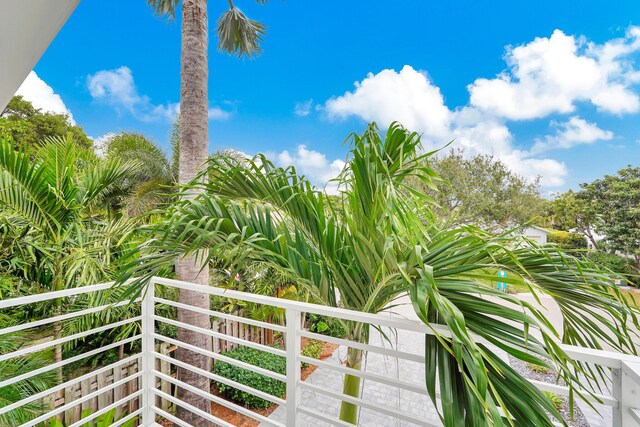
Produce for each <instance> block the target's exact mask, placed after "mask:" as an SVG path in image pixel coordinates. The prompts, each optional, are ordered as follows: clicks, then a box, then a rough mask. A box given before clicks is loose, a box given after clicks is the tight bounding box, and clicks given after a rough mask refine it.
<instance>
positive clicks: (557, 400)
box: [542, 391, 564, 411]
mask: <svg viewBox="0 0 640 427" xmlns="http://www.w3.org/2000/svg"><path fill="white" fill-rule="evenodd" d="M542 393H543V394H544V395H545V397H546V398H547V399H549V401H550V402H551V404H552V405H553V407H554V408H556V411H559V410H560V409H562V407H563V406H564V399H563V398H562V396H559V395H557V394H555V393H553V392H551V391H543V392H542Z"/></svg>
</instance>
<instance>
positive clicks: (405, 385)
mask: <svg viewBox="0 0 640 427" xmlns="http://www.w3.org/2000/svg"><path fill="white" fill-rule="evenodd" d="M298 359H300V361H301V362H306V363H309V364H311V365H316V366H318V367H322V368H327V369H331V370H333V371H337V372H341V373H343V374H347V375H353V376H356V377H360V378H364V379H367V380H371V381H375V382H377V383H382V384H387V385H390V386H392V387H398V388H399V389H402V390H407V391H411V392H413V393H418V394H422V395H426V396H428V395H429V393H428V392H427V388H426V386H425V385H420V384H416V383H410V382H407V381H402V380H398V379H395V378H391V377H387V376H384V375H380V374H376V373H373V372H368V371H364V370H359V369H353V368H347V367H346V366H341V365H335V364H333V363H328V362H323V361H322V360H319V359H313V358H311V357H307V356H298Z"/></svg>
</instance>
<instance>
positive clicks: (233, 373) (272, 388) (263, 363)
mask: <svg viewBox="0 0 640 427" xmlns="http://www.w3.org/2000/svg"><path fill="white" fill-rule="evenodd" d="M222 354H223V355H225V356H227V357H230V358H232V359H236V360H239V361H241V362H245V363H249V364H251V365H255V366H259V367H261V368H264V369H268V370H270V371H273V372H276V373H279V374H283V375H284V374H286V371H287V362H286V360H285V358H284V357H282V356H277V355H275V354H271V353H265V352H263V351H260V350H256V349H253V348H250V347H238V348H235V349H233V350H231V351H227V352H225V353H222ZM213 372H214V373H215V374H217V375H220V376H221V377H225V378H228V379H230V380H233V381H236V382H238V383H240V384H244V385H247V386H249V387H252V388H255V389H256V390H260V391H263V392H265V393H269V394H270V395H272V396H276V397H284V394H285V392H286V388H287V387H286V384H285V383H283V382H282V381H278V380H276V379H273V378H269V377H266V376H264V375H261V374H258V373H255V372H252V371H249V370H247V369H243V368H240V367H237V366H233V365H230V364H229V363H226V362H221V361H216V363H215V364H214V366H213ZM216 385H217V386H218V389H219V390H220V392H221V393H223V394H224V395H225V396H227V397H229V398H230V399H232V400H234V401H236V402H238V403H240V404H242V405H244V406H245V407H247V408H268V407H269V406H271V405H272V403H271V402H269V401H268V400H264V399H261V398H259V397H257V396H254V395H252V394H250V393H247V392H245V391H242V390H238V389H236V388H234V387H230V386H228V385H226V384H222V383H217V384H216Z"/></svg>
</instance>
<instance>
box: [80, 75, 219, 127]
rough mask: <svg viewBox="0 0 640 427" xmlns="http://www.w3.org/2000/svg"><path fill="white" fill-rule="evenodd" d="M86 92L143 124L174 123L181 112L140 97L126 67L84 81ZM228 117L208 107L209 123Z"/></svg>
mask: <svg viewBox="0 0 640 427" xmlns="http://www.w3.org/2000/svg"><path fill="white" fill-rule="evenodd" d="M87 88H88V89H89V93H90V94H91V97H92V98H93V99H95V100H96V101H100V102H103V103H105V104H107V105H109V106H111V107H113V108H114V109H115V110H116V111H118V112H119V113H121V114H122V113H129V114H131V115H132V116H134V117H135V118H137V119H138V120H142V121H145V122H150V121H156V120H165V121H169V122H171V121H173V120H174V119H175V118H176V115H177V114H178V113H179V112H180V104H179V103H177V102H168V103H167V104H154V103H152V102H151V99H150V98H149V97H148V96H146V95H141V94H140V93H139V92H138V89H137V87H136V84H135V81H134V78H133V73H132V72H131V69H130V68H129V67H126V66H122V67H120V68H116V69H115V70H101V71H98V72H97V73H95V74H93V75H90V76H88V77H87ZM230 115H231V113H230V112H227V111H224V110H222V109H221V108H219V107H211V108H210V109H209V112H208V116H209V119H211V120H225V119H227V118H229V117H230Z"/></svg>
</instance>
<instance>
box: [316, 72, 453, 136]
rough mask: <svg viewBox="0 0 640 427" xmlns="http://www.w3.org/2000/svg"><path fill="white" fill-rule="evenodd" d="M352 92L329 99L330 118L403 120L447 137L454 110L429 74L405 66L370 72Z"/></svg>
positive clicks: (402, 121)
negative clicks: (374, 72)
mask: <svg viewBox="0 0 640 427" xmlns="http://www.w3.org/2000/svg"><path fill="white" fill-rule="evenodd" d="M355 86H356V89H355V90H354V91H353V92H346V93H345V94H344V95H342V96H338V97H335V98H331V99H329V100H328V101H327V102H326V103H325V111H326V112H327V114H328V115H329V117H331V118H345V117H348V116H358V117H360V118H362V119H364V120H366V121H376V122H380V123H390V122H392V121H394V120H397V121H400V122H401V123H402V124H403V125H404V126H405V127H407V128H409V129H413V130H420V131H423V132H425V133H427V134H428V135H432V136H434V137H439V138H445V137H446V136H447V135H448V133H449V131H448V128H449V122H450V120H451V112H450V111H449V109H448V108H447V107H446V105H444V98H443V97H442V94H441V93H440V89H439V88H438V87H437V86H434V85H433V84H431V82H430V81H429V78H428V77H427V76H426V74H424V73H422V72H419V71H416V70H414V69H413V68H412V67H411V66H409V65H405V66H404V68H403V69H402V70H400V72H396V71H395V70H382V71H380V72H379V73H378V74H373V73H369V74H368V75H367V77H366V78H365V79H364V80H362V81H361V82H356V83H355Z"/></svg>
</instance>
